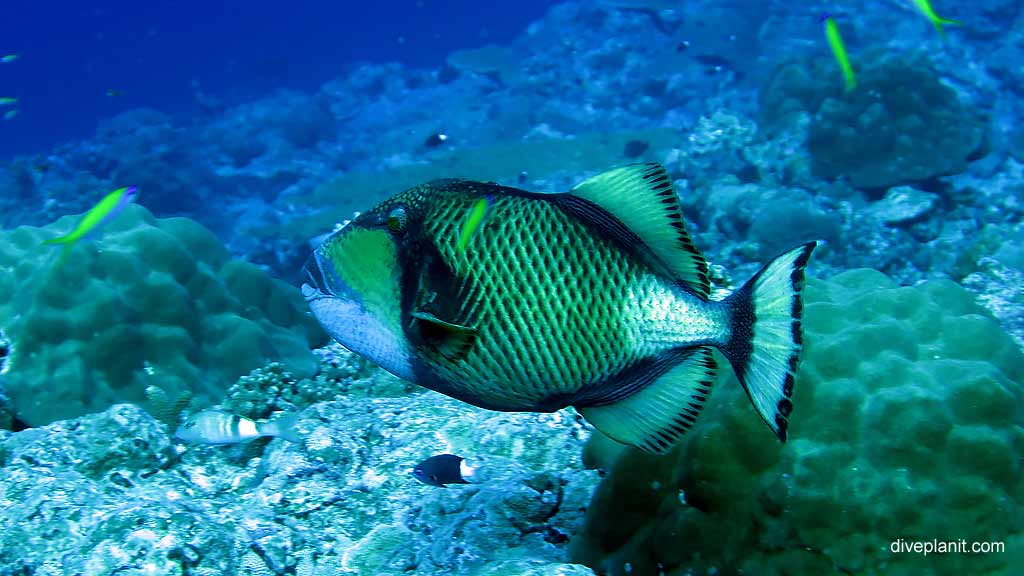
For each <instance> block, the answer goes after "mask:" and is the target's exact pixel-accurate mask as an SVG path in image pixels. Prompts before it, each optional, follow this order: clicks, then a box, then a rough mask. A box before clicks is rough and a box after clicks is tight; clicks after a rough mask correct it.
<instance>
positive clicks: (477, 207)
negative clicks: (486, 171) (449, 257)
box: [456, 196, 491, 252]
mask: <svg viewBox="0 0 1024 576" xmlns="http://www.w3.org/2000/svg"><path fill="white" fill-rule="evenodd" d="M490 207H491V198H490V197H488V196H484V197H483V198H481V199H479V200H477V201H476V202H475V203H473V207H472V208H470V209H469V214H467V215H466V221H465V222H463V223H462V229H461V230H459V243H458V244H457V245H456V248H457V249H458V250H459V252H464V251H465V250H466V245H467V244H469V239H470V238H472V237H473V234H475V233H476V231H477V229H478V228H480V225H481V224H483V221H484V219H485V218H487V213H488V211H489V208H490Z"/></svg>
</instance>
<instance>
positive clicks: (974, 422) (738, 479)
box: [575, 270, 1024, 575]
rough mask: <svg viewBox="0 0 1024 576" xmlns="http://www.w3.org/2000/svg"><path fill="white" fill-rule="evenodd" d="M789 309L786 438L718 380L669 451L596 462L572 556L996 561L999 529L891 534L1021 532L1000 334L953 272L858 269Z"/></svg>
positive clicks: (1017, 403) (980, 569) (1018, 428)
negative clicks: (974, 546) (989, 545)
mask: <svg viewBox="0 0 1024 576" xmlns="http://www.w3.org/2000/svg"><path fill="white" fill-rule="evenodd" d="M805 320H806V351H805V356H804V359H803V363H802V364H801V369H800V373H799V376H798V381H797V387H796V394H795V397H794V400H795V404H796V407H795V408H794V410H793V419H792V420H791V422H792V428H791V430H792V436H791V440H790V441H789V442H788V443H786V444H784V445H783V444H780V443H778V442H776V441H775V439H774V438H773V437H772V435H771V434H768V433H766V431H765V430H764V425H763V424H762V423H761V422H760V421H759V420H758V418H757V416H756V415H755V414H754V413H753V411H752V410H751V409H750V407H749V405H748V404H749V402H747V400H746V398H744V397H743V392H741V391H740V387H739V386H738V385H737V384H736V383H735V381H731V380H732V377H731V376H729V377H728V378H729V380H730V381H728V382H720V383H719V384H718V385H717V387H716V389H715V392H714V394H713V396H712V400H711V403H710V404H709V406H708V409H707V410H706V412H707V413H706V414H704V415H703V416H702V417H701V419H700V420H699V421H698V423H697V425H696V426H695V428H694V429H693V430H692V431H691V432H690V433H689V434H688V435H687V436H686V439H685V440H684V442H683V443H682V444H680V446H679V447H677V449H676V450H675V451H674V452H673V453H671V454H669V455H668V456H666V457H663V458H654V457H649V456H646V455H643V454H639V453H635V452H632V451H627V452H623V453H622V455H621V456H620V457H619V458H618V459H617V460H615V461H613V463H609V464H607V465H608V466H609V467H610V472H609V475H608V477H607V478H606V479H605V480H604V481H603V483H602V485H601V486H600V487H599V488H598V490H597V492H596V493H595V496H594V499H593V502H592V505H591V508H590V509H589V510H588V520H587V528H586V530H585V533H584V534H583V535H582V537H581V538H579V539H577V541H576V549H575V552H576V557H577V558H576V559H578V560H582V561H584V562H585V563H586V564H588V565H590V566H592V567H594V568H596V569H598V570H599V571H600V572H602V573H605V574H610V575H615V574H626V573H627V572H631V573H632V574H658V573H659V570H662V571H663V573H664V574H669V575H682V574H714V573H716V571H717V573H719V574H723V573H724V574H740V573H743V574H759V575H771V574H792V575H800V574H808V575H824V574H898V575H899V574H937V575H942V574H991V573H1002V572H1000V571H1001V570H1004V569H1006V568H1007V565H1008V563H1010V562H1012V560H1011V558H1012V555H1011V552H1012V550H1010V547H1011V546H1012V545H1013V542H1008V543H1007V553H1006V554H987V555H986V554H956V553H947V554H932V555H929V556H925V555H923V554H914V553H894V552H893V551H892V550H891V548H890V547H891V546H892V545H893V542H896V541H898V540H900V539H902V541H903V542H906V543H910V544H912V543H914V542H918V541H921V542H924V541H927V542H932V541H933V539H938V540H942V541H953V540H957V541H959V540H961V539H964V540H966V541H967V542H973V541H977V542H990V541H1003V542H1006V541H1007V540H1008V539H1009V538H1011V537H1012V536H1013V535H1014V534H1019V533H1020V532H1021V530H1022V529H1024V513H1022V511H1024V508H1022V505H1024V475H1022V472H1024V471H1022V458H1024V428H1022V424H1024V391H1022V389H1021V382H1022V381H1024V356H1022V354H1021V352H1020V350H1019V349H1018V347H1017V346H1016V345H1015V343H1014V342H1013V341H1012V340H1011V339H1010V338H1009V337H1008V336H1007V335H1006V334H1005V333H1004V332H1003V331H1002V330H1001V329H1000V328H999V326H998V325H997V324H996V322H995V321H994V320H992V319H991V317H990V316H989V315H988V314H987V313H986V312H985V311H984V310H983V309H981V308H980V307H979V306H978V305H976V304H975V303H974V301H973V298H972V296H971V295H970V294H969V293H968V292H967V291H965V290H964V289H963V288H961V287H959V286H958V285H956V284H954V283H952V282H949V281H944V280H940V281H932V282H928V283H926V284H923V285H920V286H916V287H898V286H896V285H895V284H894V283H893V282H892V281H891V280H889V279H888V278H886V277H885V276H884V275H882V274H881V273H879V272H875V271H872V270H855V271H849V272H845V273H843V274H840V275H839V276H837V277H835V278H834V279H833V280H832V281H829V282H823V281H810V282H808V286H807V295H806V306H805ZM723 379H724V378H723ZM591 457H593V455H592V454H591ZM897 546H898V544H897Z"/></svg>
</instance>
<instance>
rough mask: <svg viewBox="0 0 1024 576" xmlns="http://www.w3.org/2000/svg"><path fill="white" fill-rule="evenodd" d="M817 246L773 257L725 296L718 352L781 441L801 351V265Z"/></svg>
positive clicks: (804, 264) (791, 407) (783, 436)
mask: <svg viewBox="0 0 1024 576" xmlns="http://www.w3.org/2000/svg"><path fill="white" fill-rule="evenodd" d="M816 245H817V242H809V243H807V244H804V245H803V246H800V247H798V248H795V249H793V250H790V251H789V252H786V253H785V254H782V255H781V256H779V257H777V258H776V259H775V260H772V261H771V262H770V263H768V265H767V266H765V267H764V268H762V269H761V271H759V272H758V273H757V274H755V275H754V277H753V278H751V279H750V280H749V281H748V282H747V283H746V284H745V285H744V286H743V287H742V288H740V289H739V290H737V291H736V292H734V293H733V294H731V295H730V296H729V297H728V298H727V299H726V300H725V303H726V305H727V306H728V307H729V309H730V313H731V328H732V332H731V336H730V339H729V341H728V342H727V343H726V345H725V346H723V347H722V352H723V353H724V354H725V356H726V358H728V359H729V362H730V363H731V364H732V367H733V370H735V371H736V376H737V377H738V378H739V381H740V384H742V385H743V389H744V390H745V391H746V392H747V396H748V397H749V398H750V401H751V402H752V403H753V404H754V408H755V409H756V410H757V412H758V414H760V416H761V418H763V419H764V421H765V423H767V424H768V426H769V427H770V428H771V429H772V431H773V432H775V435H776V436H778V437H779V440H782V441H783V442H785V441H786V431H787V428H788V427H789V420H788V418H789V414H790V413H791V412H792V411H793V402H792V400H791V398H792V396H793V378H794V375H795V373H796V369H797V365H798V364H799V362H800V352H801V350H802V349H803V327H802V324H801V318H802V316H803V299H802V297H801V291H802V290H803V287H804V268H805V267H806V266H807V260H808V259H809V258H810V256H811V251H812V250H814V247H815V246H816Z"/></svg>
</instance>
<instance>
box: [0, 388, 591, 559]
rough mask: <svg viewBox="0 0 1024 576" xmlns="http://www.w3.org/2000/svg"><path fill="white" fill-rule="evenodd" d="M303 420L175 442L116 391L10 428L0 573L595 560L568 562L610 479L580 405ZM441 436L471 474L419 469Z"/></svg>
mask: <svg viewBox="0 0 1024 576" xmlns="http://www.w3.org/2000/svg"><path fill="white" fill-rule="evenodd" d="M373 371H379V369H373ZM261 374H262V376H261V378H263V379H265V380H266V381H268V382H269V381H272V380H274V379H275V378H277V377H280V372H277V371H275V370H270V371H267V372H263V373H261ZM275 374H277V376H274V375H275ZM360 378H361V379H364V380H372V379H373V376H372V375H370V374H369V373H364V374H362V376H360ZM296 429H297V431H298V432H299V433H300V434H301V435H302V436H303V441H302V442H301V443H289V442H285V441H283V440H278V439H275V440H270V441H262V442H260V441H258V442H255V443H249V444H244V445H240V446H204V445H194V446H187V447H186V446H183V445H178V446H175V445H174V444H173V443H172V441H171V440H170V438H169V436H168V435H169V428H168V427H166V426H164V425H162V424H161V423H159V422H158V421H157V420H155V419H154V418H152V417H151V416H150V415H149V414H147V413H146V412H144V411H142V410H141V409H139V408H138V407H136V406H133V405H117V406H114V407H112V408H110V409H108V410H107V411H105V412H103V413H100V414H93V415H88V416H84V417H81V418H78V419H74V420H66V421H60V422H54V423H51V424H49V425H46V426H41V427H37V428H32V429H28V430H24V431H22V432H18V433H13V434H12V433H10V432H7V431H3V430H0V525H2V526H4V527H5V528H4V530H2V531H0V574H36V575H39V576H58V575H63V574H113V573H128V574H143V573H144V574H153V575H156V576H164V575H167V576H170V575H180V574H204V575H205V574H210V575H213V574H296V575H300V576H317V575H331V576H333V575H345V574H357V575H358V574H372V575H374V576H388V575H396V576H397V575H421V576H435V575H441V574H467V575H471V576H472V575H480V576H483V575H498V574H501V575H502V576H576V575H583V574H592V572H591V571H590V570H589V569H587V568H585V567H583V566H579V565H572V564H567V562H568V553H567V550H568V541H569V539H570V538H571V537H572V536H573V535H574V534H575V533H577V532H578V531H579V530H580V529H581V528H582V524H583V518H584V511H585V508H586V505H587V501H588V499H589V497H590V494H591V493H592V492H593V489H594V487H595V486H596V484H597V480H598V478H597V473H596V472H593V471H588V470H584V469H582V467H581V466H580V464H579V456H578V455H579V452H580V450H581V448H582V444H583V442H584V440H585V437H586V428H585V427H584V425H583V424H582V422H581V421H580V420H579V418H578V416H576V415H574V414H572V413H571V412H563V413H558V414H525V413H521V414H511V413H499V412H489V411H486V410H482V409H478V408H474V407H471V406H467V405H466V404H463V403H460V402H458V401H456V400H452V399H450V398H447V397H445V396H442V395H440V394H437V393H434V392H422V393H420V394H418V395H415V396H413V397H407V398H379V397H372V396H369V395H353V396H352V397H339V398H338V399H337V400H332V401H330V402H320V403H318V404H316V405H314V406H312V407H310V408H308V409H306V410H304V411H303V412H302V413H301V416H300V419H299V422H298V424H297V425H296ZM443 452H452V453H456V454H460V455H462V456H464V457H466V458H467V459H468V460H471V461H472V462H473V463H474V465H475V466H477V468H478V472H479V475H473V480H474V483H472V484H464V485H459V484H455V485H451V486H449V487H448V488H438V487H435V486H428V485H426V484H422V483H420V482H418V481H417V480H415V479H414V478H413V475H412V473H411V471H412V468H413V466H415V465H416V464H417V463H418V462H420V461H421V460H423V459H424V458H426V457H428V456H431V455H435V454H438V453H443Z"/></svg>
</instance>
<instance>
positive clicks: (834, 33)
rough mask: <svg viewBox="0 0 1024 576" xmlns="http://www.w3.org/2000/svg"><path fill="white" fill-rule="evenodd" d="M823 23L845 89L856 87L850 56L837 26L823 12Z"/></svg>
mask: <svg viewBox="0 0 1024 576" xmlns="http://www.w3.org/2000/svg"><path fill="white" fill-rule="evenodd" d="M821 19H822V21H823V22H824V23H825V38H827V39H828V45H829V47H830V48H832V55H833V56H835V57H836V62H837V63H838V64H839V69H840V70H841V71H842V73H843V80H844V81H845V82H846V91H847V92H851V91H853V89H854V88H856V87H857V78H856V76H854V75H853V66H851V65H850V57H849V56H847V55H846V46H844V45H843V37H842V36H840V35H839V26H837V25H836V21H835V20H833V19H832V17H831V16H829V15H828V14H825V15H824V16H822V17H821Z"/></svg>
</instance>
